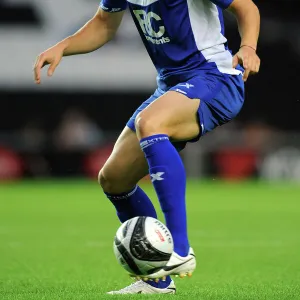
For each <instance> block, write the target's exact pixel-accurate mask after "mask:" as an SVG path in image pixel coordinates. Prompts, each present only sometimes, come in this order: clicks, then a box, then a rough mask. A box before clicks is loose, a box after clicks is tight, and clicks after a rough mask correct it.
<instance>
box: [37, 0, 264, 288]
mask: <svg viewBox="0 0 300 300" xmlns="http://www.w3.org/2000/svg"><path fill="white" fill-rule="evenodd" d="M127 6H128V7H129V10H130V12H131V14H132V17H133V20H134V22H135V24H136V27H137V29H138V31H139V33H140V36H141V38H142V40H143V42H144V44H145V47H146V49H147V51H148V53H149V56H150V58H151V59H152V61H153V64H154V65H155V67H156V69H157V73H158V75H157V89H156V90H155V92H154V93H153V95H152V96H151V97H150V98H149V99H147V100H146V101H145V102H143V103H142V104H141V106H140V107H139V108H138V109H137V110H136V112H135V113H134V114H133V116H132V117H131V118H130V119H129V121H128V123H127V125H126V127H125V129H124V130H123V132H122V133H121V135H120V137H119V138H118V140H117V142H116V144H115V146H114V149H113V152H112V154H111V156H110V157H109V159H108V160H107V162H106V163H105V165H104V167H103V168H102V170H101V171H100V172H99V183H100V185H101V187H102V189H103V191H104V193H105V194H106V196H107V198H108V199H109V200H110V201H111V202H112V204H113V205H114V206H115V208H116V211H117V215H118V217H119V219H120V221H121V222H124V221H126V220H128V219H130V218H133V217H135V216H151V217H154V218H156V217H157V215H156V212H155V209H154V207H153V205H152V203H151V201H150V199H149V198H148V196H147V195H146V194H145V193H144V192H143V190H142V189H141V188H140V187H139V186H138V185H137V183H138V181H139V180H140V179H141V178H143V177H144V176H145V175H147V174H150V176H151V180H152V184H153V186H154V188H155V191H156V193H157V197H158V199H159V202H160V205H161V209H162V211H163V213H164V216H165V221H166V225H167V226H168V228H169V229H170V231H171V233H172V236H173V240H174V252H173V254H172V256H171V258H170V260H169V262H168V264H167V266H166V267H164V268H162V269H160V270H159V271H156V272H154V273H153V274H150V275H149V276H147V277H148V278H151V279H157V278H163V279H165V280H163V281H159V282H156V281H157V280H152V281H146V282H145V281H143V280H139V281H137V282H135V283H134V284H131V285H130V286H128V287H125V288H124V289H121V290H120V291H113V292H110V293H111V294H138V293H146V294H155V293H164V294H166V293H170V294H172V293H175V284H174V282H173V281H172V279H171V277H170V275H179V276H180V277H183V276H185V275H191V273H192V272H193V271H194V269H195V267H196V258H195V255H194V252H193V249H192V248H191V247H190V245H189V240H188V235H187V218H186V206H185V189H186V175H185V170H184V166H183V164H182V161H181V159H180V156H179V152H180V151H181V150H183V149H184V147H185V145H186V143H187V142H195V141H197V140H198V139H199V138H200V137H201V136H203V135H204V134H206V133H207V132H209V131H212V130H213V129H214V128H216V127H217V126H220V125H222V124H225V123H227V122H228V121H230V120H232V119H233V118H234V117H235V116H236V115H237V114H238V113H239V111H240V110H241V108H242V106H243V102H244V82H245V81H246V80H247V78H248V76H249V75H250V74H254V73H257V72H258V71H259V67H260V60H259V58H258V56H257V54H256V47H257V41H258V36H259V28H260V16H259V11H258V9H257V7H256V6H255V4H254V3H253V2H252V1H251V0H127V1H126V0H102V2H101V3H100V7H99V9H98V11H97V13H96V14H95V16H94V17H93V18H92V19H91V20H90V21H88V22H87V23H86V24H85V26H83V27H82V28H81V29H80V30H79V31H78V32H76V33H75V34H74V35H72V36H70V37H68V38H66V39H64V40H63V41H61V42H59V43H58V44H56V45H55V46H53V47H52V48H50V49H48V50H46V51H45V52H43V53H42V54H40V55H39V56H38V58H37V60H36V63H35V67H34V77H35V81H36V83H37V84H40V82H41V68H42V67H43V66H45V65H47V64H50V67H49V69H48V75H49V76H52V74H53V72H54V71H55V69H56V67H57V65H58V64H59V62H60V60H61V58H62V57H63V56H68V55H74V54H81V53H88V52H92V51H94V50H96V49H98V48H100V47H101V46H103V45H104V44H106V43H107V42H109V41H110V40H111V39H112V38H113V37H114V35H115V33H116V31H117V29H118V27H119V25H120V23H121V20H122V16H123V14H124V11H125V9H126V8H127ZM224 9H228V10H230V11H231V12H232V13H233V14H234V15H235V16H236V18H237V22H238V27H239V32H240V35H241V44H240V49H239V51H238V53H236V54H235V55H234V56H232V55H231V52H230V51H229V49H228V46H227V40H226V38H225V37H224V23H223V16H222V11H223V10H224ZM133 80H134V79H133ZM112 114H113V112H112ZM144 280H145V278H144Z"/></svg>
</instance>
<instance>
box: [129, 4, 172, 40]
mask: <svg viewBox="0 0 300 300" xmlns="http://www.w3.org/2000/svg"><path fill="white" fill-rule="evenodd" d="M133 13H134V15H135V17H136V19H137V20H138V22H139V24H140V26H141V29H142V31H143V33H144V35H145V38H146V39H147V41H149V42H151V43H152V44H156V45H161V44H166V43H169V42H170V41H171V40H170V38H169V37H167V36H165V32H166V29H165V26H163V25H162V24H163V22H162V19H161V17H160V16H159V15H158V14H156V13H154V12H153V11H149V12H146V11H144V10H142V9H138V10H133ZM151 22H159V25H160V26H159V28H158V30H156V31H155V29H154V28H153V27H152V24H151Z"/></svg>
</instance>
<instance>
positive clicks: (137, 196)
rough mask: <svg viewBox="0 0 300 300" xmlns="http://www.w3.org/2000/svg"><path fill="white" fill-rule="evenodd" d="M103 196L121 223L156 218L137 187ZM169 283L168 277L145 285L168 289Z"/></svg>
mask: <svg viewBox="0 0 300 300" xmlns="http://www.w3.org/2000/svg"><path fill="white" fill-rule="evenodd" d="M105 194H106V196H107V198H108V199H109V200H110V201H111V202H112V204H113V205H114V206H115V208H116V210H117V215H118V218H119V220H120V221H121V222H122V223H123V222H125V221H127V220H129V219H131V218H134V217H137V216H147V217H152V218H157V215H156V211H155V208H154V206H153V204H152V202H151V200H150V199H149V197H148V196H147V195H146V194H145V192H144V191H143V190H142V189H141V188H140V187H139V186H136V187H135V188H134V189H133V190H132V191H130V192H127V193H123V194H119V195H112V194H108V193H105ZM170 282H171V277H170V276H168V277H167V279H166V281H160V282H157V283H156V282H154V281H148V282H147V283H148V284H150V285H151V286H153V287H156V288H160V289H163V288H166V287H168V286H169V284H170Z"/></svg>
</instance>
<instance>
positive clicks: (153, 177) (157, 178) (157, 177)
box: [150, 172, 165, 182]
mask: <svg viewBox="0 0 300 300" xmlns="http://www.w3.org/2000/svg"><path fill="white" fill-rule="evenodd" d="M164 174H165V172H157V173H155V174H150V176H151V181H152V182H154V181H156V180H158V181H161V180H164V178H162V177H161V176H163V175H164Z"/></svg>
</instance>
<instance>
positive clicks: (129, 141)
mask: <svg viewBox="0 0 300 300" xmlns="http://www.w3.org/2000/svg"><path fill="white" fill-rule="evenodd" d="M147 174H148V165H147V161H146V159H145V156H144V153H143V152H142V150H141V148H140V145H139V141H138V139H137V136H136V133H135V132H134V131H132V130H131V129H129V128H128V127H125V129H124V130H123V132H122V133H121V135H120V137H119V138H118V140H117V142H116V144H115V146H114V149H113V151H112V153H111V155H110V157H109V159H108V160H107V161H106V163H105V165H104V166H103V168H102V169H101V171H100V172H99V176H98V179H99V183H100V185H101V187H102V189H103V191H104V192H105V194H106V196H107V197H108V198H109V200H110V201H111V202H112V203H113V205H114V206H115V208H116V210H117V215H118V217H119V219H120V221H121V222H125V221H127V220H128V219H131V218H133V217H136V216H149V217H153V218H157V215H156V211H155V208H154V206H153V204H152V202H151V200H150V199H149V197H148V196H147V195H146V194H145V193H144V191H143V190H142V189H141V188H140V187H139V186H137V185H136V184H137V183H138V181H139V180H140V179H142V178H143V177H144V176H145V175H147ZM148 284H149V285H150V286H151V287H147V284H145V283H143V284H141V283H139V284H138V285H135V286H131V287H130V289H129V290H128V289H126V290H125V292H132V293H135V291H136V288H138V289H139V288H141V287H142V288H143V289H144V292H147V293H169V292H170V293H173V292H174V288H175V286H174V283H173V282H172V281H171V278H170V277H167V278H166V280H165V281H164V282H158V283H156V282H154V281H153V282H148ZM141 285H142V286H141ZM170 286H171V288H170ZM160 289H161V290H160ZM166 289H169V290H166ZM137 291H138V290H137ZM123 292H124V290H121V291H118V292H115V293H123Z"/></svg>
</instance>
